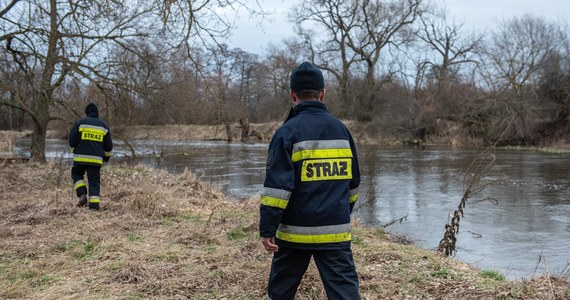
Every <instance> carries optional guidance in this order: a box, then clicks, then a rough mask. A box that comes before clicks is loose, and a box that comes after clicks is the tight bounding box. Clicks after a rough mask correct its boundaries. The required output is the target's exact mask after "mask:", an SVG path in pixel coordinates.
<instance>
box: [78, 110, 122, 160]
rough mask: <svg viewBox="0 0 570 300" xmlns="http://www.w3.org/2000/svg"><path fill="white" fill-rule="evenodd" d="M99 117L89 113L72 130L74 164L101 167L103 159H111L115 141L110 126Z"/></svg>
mask: <svg viewBox="0 0 570 300" xmlns="http://www.w3.org/2000/svg"><path fill="white" fill-rule="evenodd" d="M97 116H98V114H97V113H88V114H87V117H85V118H83V119H81V120H79V121H77V122H75V124H74V125H73V127H72V128H71V131H70V133H69V146H70V147H71V148H72V152H73V163H74V164H81V165H93V166H101V165H102V164H103V157H106V158H109V157H111V151H112V150H113V141H112V139H111V132H110V131H109V126H107V124H105V122H103V121H102V120H101V119H99V118H98V117H97Z"/></svg>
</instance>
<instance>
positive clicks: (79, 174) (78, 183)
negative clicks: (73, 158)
mask: <svg viewBox="0 0 570 300" xmlns="http://www.w3.org/2000/svg"><path fill="white" fill-rule="evenodd" d="M85 173H87V183H88V184H89V207H90V208H99V203H100V202H101V200H100V198H99V193H100V190H101V167H99V166H90V165H79V164H74V165H73V167H71V179H73V184H74V188H75V193H76V194H77V197H79V196H81V195H82V194H87V193H88V191H87V186H86V185H85V180H84V175H85Z"/></svg>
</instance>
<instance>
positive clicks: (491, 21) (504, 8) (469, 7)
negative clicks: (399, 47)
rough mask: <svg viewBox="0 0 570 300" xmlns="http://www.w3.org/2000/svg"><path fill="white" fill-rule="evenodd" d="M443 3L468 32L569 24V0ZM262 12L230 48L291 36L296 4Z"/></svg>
mask: <svg viewBox="0 0 570 300" xmlns="http://www.w3.org/2000/svg"><path fill="white" fill-rule="evenodd" d="M436 1H438V3H445V5H446V7H447V10H448V16H449V17H450V18H452V19H454V20H455V21H456V23H464V29H467V30H480V31H482V30H485V29H492V28H493V27H495V26H496V24H497V23H498V22H499V21H501V20H503V19H505V18H507V19H508V18H510V17H513V16H522V15H524V14H531V15H533V16H537V17H544V18H546V19H548V20H551V21H555V22H559V23H561V24H569V23H570V0H436ZM260 2H261V3H262V5H263V7H264V9H265V10H267V11H270V12H274V14H273V15H271V16H269V18H270V20H266V21H264V22H263V23H262V24H261V25H260V24H259V20H250V19H249V18H248V17H247V16H242V17H241V18H240V19H239V20H237V24H236V26H237V28H236V29H234V31H233V36H232V37H231V39H230V40H229V41H228V44H229V45H230V47H231V48H241V49H242V50H245V51H247V52H251V53H258V54H262V53H263V52H264V50H265V49H266V47H267V45H268V44H269V43H274V44H279V43H280V42H281V41H282V40H283V39H285V38H288V37H291V36H292V35H293V25H292V24H290V23H288V22H287V12H288V10H289V8H290V7H292V6H293V5H295V3H298V1H291V0H289V1H287V0H261V1H260Z"/></svg>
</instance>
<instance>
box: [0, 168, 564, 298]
mask: <svg viewBox="0 0 570 300" xmlns="http://www.w3.org/2000/svg"><path fill="white" fill-rule="evenodd" d="M102 186H103V194H102V199H103V200H102V201H103V202H102V210H101V211H99V212H92V211H89V210H87V209H85V208H77V207H75V206H74V204H75V201H76V199H75V197H74V195H73V190H72V185H71V182H70V179H69V168H68V166H64V165H39V164H9V163H4V164H3V165H2V166H0V241H1V242H0V298H1V299H79V298H81V299H265V292H266V279H267V275H268V271H269V266H270V260H271V257H270V255H268V254H267V253H265V252H264V251H263V247H262V246H261V244H260V243H259V238H258V231H257V227H258V224H257V222H258V199H257V197H253V198H250V199H230V198H228V197H226V196H225V195H223V194H222V193H220V192H219V191H218V190H216V189H215V188H214V187H212V186H209V185H208V184H205V183H203V182H200V181H198V180H197V179H196V177H195V176H194V175H193V174H192V173H191V172H190V171H186V172H184V173H183V174H182V175H172V174H168V173H165V172H163V171H157V170H152V169H148V168H144V167H127V166H121V167H117V166H106V167H104V168H103V180H102ZM353 250H354V253H355V261H356V265H357V270H358V272H359V276H360V283H361V294H362V296H363V299H570V283H568V282H567V281H565V280H563V279H561V278H557V277H555V276H551V275H549V274H545V276H543V277H537V278H534V279H531V280H528V281H505V280H504V278H503V276H502V275H501V274H498V273H497V272H494V271H491V270H476V269H473V268H471V267H469V266H468V265H466V264H464V263H461V262H458V261H456V260H453V259H449V258H444V257H441V256H439V255H437V254H435V253H433V252H430V251H427V250H423V249H419V248H417V247H415V246H411V245H403V244H398V243H396V242H392V241H391V240H390V237H389V236H388V235H386V234H384V233H383V232H382V230H379V229H375V228H369V227H365V226H362V225H360V224H358V222H357V221H355V222H354V245H353ZM322 290H323V289H322V284H321V283H320V281H319V277H318V273H317V271H316V269H315V268H314V267H313V266H311V268H310V270H309V272H308V273H307V275H306V277H305V278H304V280H303V282H302V285H301V287H300V290H299V296H298V299H326V297H325V295H324V294H323V291H322Z"/></svg>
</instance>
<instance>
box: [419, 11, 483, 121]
mask: <svg viewBox="0 0 570 300" xmlns="http://www.w3.org/2000/svg"><path fill="white" fill-rule="evenodd" d="M420 21H421V27H420V30H419V31H418V33H417V37H418V38H419V40H420V41H422V42H423V44H422V45H421V46H425V47H426V48H427V49H426V50H427V51H428V53H429V54H427V55H426V58H425V59H424V60H423V61H421V62H420V64H419V66H418V70H419V73H421V74H423V76H421V78H426V75H425V73H427V72H429V75H428V76H427V77H433V78H434V79H435V91H434V93H433V98H434V102H435V103H434V104H435V109H434V110H435V112H436V114H437V115H438V117H440V118H449V119H456V117H454V116H450V115H449V113H451V111H450V108H452V107H461V106H462V105H463V104H462V103H459V100H460V99H453V98H451V97H449V94H450V93H449V92H450V85H451V84H452V83H453V81H454V80H458V79H459V75H460V73H461V67H462V65H465V64H477V63H478V61H477V60H476V59H477V58H476V57H475V54H476V50H477V48H478V47H479V44H480V43H481V41H482V39H483V38H484V35H483V34H476V33H463V32H462V27H463V25H462V24H456V23H454V22H453V21H452V22H449V21H448V20H447V17H446V16H445V14H444V13H440V14H433V15H431V14H430V15H427V14H426V15H423V16H420ZM421 46H420V47H421ZM418 84H421V83H418ZM455 88H458V87H457V86H456V87H455Z"/></svg>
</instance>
